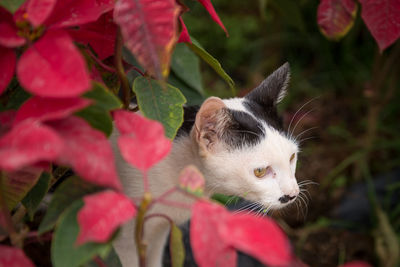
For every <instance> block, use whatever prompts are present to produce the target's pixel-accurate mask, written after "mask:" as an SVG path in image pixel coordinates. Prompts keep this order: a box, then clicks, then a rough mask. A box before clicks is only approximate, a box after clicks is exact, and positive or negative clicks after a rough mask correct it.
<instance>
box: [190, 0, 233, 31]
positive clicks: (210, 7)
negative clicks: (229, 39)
mask: <svg viewBox="0 0 400 267" xmlns="http://www.w3.org/2000/svg"><path fill="white" fill-rule="evenodd" d="M197 1H199V2H200V4H202V5H203V6H204V8H205V9H206V10H207V11H208V13H209V14H210V16H211V18H212V19H213V20H214V21H215V22H216V23H217V24H218V25H219V26H220V27H221V28H222V29H223V30H224V32H225V34H226V36H229V34H228V31H227V30H226V28H225V26H224V24H223V23H222V21H221V19H220V18H219V16H218V14H217V12H215V9H214V7H213V5H212V4H211V0H197Z"/></svg>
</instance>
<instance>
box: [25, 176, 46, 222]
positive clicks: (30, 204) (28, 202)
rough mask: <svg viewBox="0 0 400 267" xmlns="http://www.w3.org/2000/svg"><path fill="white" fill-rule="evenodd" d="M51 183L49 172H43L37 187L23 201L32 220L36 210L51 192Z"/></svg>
mask: <svg viewBox="0 0 400 267" xmlns="http://www.w3.org/2000/svg"><path fill="white" fill-rule="evenodd" d="M50 181H51V175H50V174H49V173H48V172H43V173H42V175H41V176H40V177H39V180H38V181H37V183H36V184H35V186H34V187H33V188H32V189H31V191H29V192H28V194H27V195H26V196H25V197H24V199H23V200H22V201H21V202H22V204H23V205H24V207H25V208H26V210H27V212H28V215H29V217H30V219H31V220H32V219H33V215H34V214H35V211H36V209H37V208H38V207H39V204H40V202H41V201H42V200H43V198H44V196H45V195H46V193H47V191H48V190H49V186H50Z"/></svg>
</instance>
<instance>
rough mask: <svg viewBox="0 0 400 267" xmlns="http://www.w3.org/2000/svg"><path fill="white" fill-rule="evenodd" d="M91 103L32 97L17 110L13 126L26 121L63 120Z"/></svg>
mask: <svg viewBox="0 0 400 267" xmlns="http://www.w3.org/2000/svg"><path fill="white" fill-rule="evenodd" d="M90 103H91V101H90V100H89V99H84V98H78V97H74V98H49V97H40V96H33V97H31V98H30V99H28V100H27V101H26V102H25V103H24V104H23V105H22V106H21V107H20V108H19V110H18V112H17V115H16V117H15V121H14V124H17V123H19V122H21V121H23V120H26V119H34V120H38V121H45V120H54V119H63V118H66V117H68V116H69V115H71V114H73V113H74V112H76V111H78V110H80V109H82V108H84V107H87V106H88V105H89V104H90Z"/></svg>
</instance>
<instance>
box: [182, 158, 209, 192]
mask: <svg viewBox="0 0 400 267" xmlns="http://www.w3.org/2000/svg"><path fill="white" fill-rule="evenodd" d="M204 184H205V181H204V177H203V175H202V174H201V173H200V171H199V170H198V169H197V168H196V167H195V166H194V165H189V166H187V167H185V168H184V169H183V171H182V172H181V174H180V175H179V185H180V186H181V187H183V188H184V189H186V190H188V191H189V192H193V193H197V192H199V193H203V191H204Z"/></svg>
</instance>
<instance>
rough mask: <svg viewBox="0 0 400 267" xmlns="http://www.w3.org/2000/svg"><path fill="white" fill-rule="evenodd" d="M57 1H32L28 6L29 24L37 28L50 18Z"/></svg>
mask: <svg viewBox="0 0 400 267" xmlns="http://www.w3.org/2000/svg"><path fill="white" fill-rule="evenodd" d="M56 2H57V0H30V1H29V2H28V4H27V8H26V14H27V15H28V18H27V19H28V20H29V22H30V23H31V24H32V25H33V26H35V27H37V26H40V25H42V24H43V22H44V21H45V20H46V19H47V18H48V17H49V16H50V14H51V12H52V11H53V8H54V6H55V5H56Z"/></svg>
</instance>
